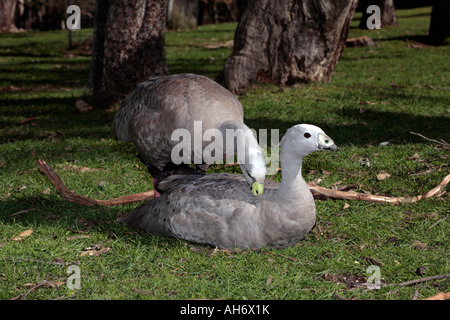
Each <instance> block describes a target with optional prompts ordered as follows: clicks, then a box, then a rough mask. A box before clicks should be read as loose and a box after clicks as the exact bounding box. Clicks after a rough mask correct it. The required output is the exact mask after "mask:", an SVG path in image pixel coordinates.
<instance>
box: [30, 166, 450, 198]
mask: <svg viewBox="0 0 450 320" xmlns="http://www.w3.org/2000/svg"><path fill="white" fill-rule="evenodd" d="M37 163H38V165H39V167H40V168H41V170H42V172H43V173H44V174H45V175H46V176H47V177H48V178H49V179H50V181H51V182H52V183H53V185H54V186H55V187H56V190H57V191H58V192H59V194H60V195H61V197H62V198H63V199H64V200H67V201H69V202H75V203H78V204H81V205H85V206H93V205H104V206H114V205H119V204H126V203H133V202H139V201H145V200H148V199H151V198H153V197H154V191H147V192H141V193H136V194H130V195H126V196H123V197H119V198H114V199H109V200H97V199H92V198H88V197H85V196H82V195H79V194H76V193H75V192H72V191H69V189H67V187H66V186H65V184H64V182H63V181H62V180H61V178H60V177H59V176H58V175H57V174H56V172H55V171H53V169H52V168H51V167H50V166H49V165H48V164H47V163H45V161H42V160H39V159H38V160H37ZM449 182H450V174H449V175H448V176H446V177H445V178H444V180H442V181H441V183H440V184H439V185H438V186H437V187H435V188H433V189H431V190H430V191H428V192H426V193H424V194H422V195H418V196H415V197H385V196H378V195H371V194H365V193H357V192H351V191H338V190H333V189H327V188H323V187H319V186H317V185H313V184H312V183H311V184H309V185H308V186H309V189H310V190H311V191H312V192H313V194H314V195H322V196H327V197H331V198H337V199H347V200H362V201H369V202H379V203H390V204H401V203H412V202H416V201H419V200H422V199H428V198H431V197H434V196H435V195H437V194H439V193H440V192H441V191H442V190H443V189H444V188H445V186H446V185H447V184H448V183H449Z"/></svg>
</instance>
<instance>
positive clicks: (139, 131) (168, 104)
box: [111, 74, 265, 185]
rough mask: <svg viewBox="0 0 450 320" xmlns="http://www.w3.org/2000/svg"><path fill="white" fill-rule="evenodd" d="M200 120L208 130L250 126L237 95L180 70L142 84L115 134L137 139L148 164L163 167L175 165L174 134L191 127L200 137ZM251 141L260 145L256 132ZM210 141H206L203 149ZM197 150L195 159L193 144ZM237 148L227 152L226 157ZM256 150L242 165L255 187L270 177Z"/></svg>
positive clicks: (114, 127) (125, 105) (114, 126)
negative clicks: (197, 131) (175, 73)
mask: <svg viewBox="0 0 450 320" xmlns="http://www.w3.org/2000/svg"><path fill="white" fill-rule="evenodd" d="M195 121H201V123H202V134H203V133H204V132H205V131H206V130H208V129H218V130H222V131H225V130H226V129H237V128H243V129H244V130H250V129H249V128H248V127H247V126H246V125H245V124H244V122H243V121H244V110H243V107H242V105H241V103H240V102H239V100H238V99H237V98H236V97H235V96H234V95H233V94H232V93H230V92H229V91H228V90H226V89H225V88H224V87H222V86H221V85H219V84H218V83H216V82H214V81H212V80H211V79H209V78H207V77H203V76H199V75H194V74H177V75H171V76H167V77H156V78H152V79H150V80H148V81H145V82H142V83H141V84H139V85H138V86H137V87H136V89H135V90H134V91H133V92H132V93H131V94H130V95H129V96H128V97H127V98H126V99H125V100H124V101H123V103H122V105H121V108H120V109H119V111H118V112H117V113H116V115H115V118H114V121H113V124H112V127H111V134H112V135H113V136H116V137H117V138H118V139H119V140H121V141H123V142H124V143H128V142H132V143H134V144H135V146H136V148H137V150H138V153H139V156H140V157H141V159H142V160H143V161H144V163H146V164H151V165H152V166H154V167H155V168H157V169H158V170H161V171H162V170H164V167H165V166H166V165H167V164H169V163H171V161H172V159H171V153H172V150H173V148H174V146H175V145H176V144H177V143H178V141H172V140H171V136H172V133H173V132H174V130H176V129H186V130H188V131H189V133H190V134H191V137H194V122H195ZM251 139H252V141H255V143H256V139H255V137H254V136H252V138H251ZM193 140H194V139H192V145H193V144H194V141H193ZM237 142H238V143H240V142H241V141H237ZM209 143H210V142H208V141H203V142H202V148H201V150H200V151H202V150H204V148H205V147H206V146H207V145H208V144H209ZM224 145H225V144H224ZM256 145H257V143H256ZM191 150H192V155H191V160H192V159H194V151H195V150H194V148H193V146H192V148H191ZM234 152H235V150H232V152H231V154H227V153H226V152H224V157H227V158H228V156H233V154H234ZM255 153H256V156H255V157H254V159H252V160H251V161H249V162H248V163H246V164H243V165H241V169H242V171H243V173H244V174H245V175H246V177H247V183H248V184H249V185H251V184H252V183H253V182H254V181H257V182H260V183H262V181H264V179H265V163H264V158H263V156H262V153H261V151H260V150H259V148H258V149H257V150H256V151H255ZM191 163H194V161H192V162H191ZM203 168H205V166H203ZM248 176H250V177H248Z"/></svg>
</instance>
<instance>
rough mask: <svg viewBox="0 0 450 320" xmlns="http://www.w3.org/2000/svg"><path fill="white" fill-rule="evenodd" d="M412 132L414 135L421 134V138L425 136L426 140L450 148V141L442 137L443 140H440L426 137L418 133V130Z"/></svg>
mask: <svg viewBox="0 0 450 320" xmlns="http://www.w3.org/2000/svg"><path fill="white" fill-rule="evenodd" d="M410 133H411V134H413V135H416V136H419V137H421V138H423V139H425V140H428V141H430V142H434V143H437V144H439V145H441V146H442V147H443V148H444V149H447V150H450V143H448V142H446V141H445V140H444V139H441V141H438V140H434V139H430V138H427V137H425V136H424V135H422V134H420V133H416V132H412V131H411V132H410Z"/></svg>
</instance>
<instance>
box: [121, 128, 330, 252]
mask: <svg viewBox="0 0 450 320" xmlns="http://www.w3.org/2000/svg"><path fill="white" fill-rule="evenodd" d="M336 149H337V147H336V145H335V144H334V142H333V140H331V139H330V138H329V137H328V136H327V135H326V134H325V133H324V132H323V131H322V129H320V128H319V127H316V126H313V125H308V124H300V125H296V126H294V127H292V128H290V129H289V130H288V131H287V132H286V134H285V135H284V137H283V139H282V140H281V154H280V161H281V168H282V180H281V183H277V182H274V181H271V180H267V181H266V184H265V192H264V194H263V195H261V196H258V197H254V196H253V195H252V193H251V192H250V191H249V190H248V188H247V187H246V183H245V180H244V179H243V178H242V176H240V175H233V174H226V173H217V174H207V175H188V176H171V177H168V178H167V179H165V180H163V181H162V182H161V183H160V188H161V190H162V191H161V192H162V193H161V196H160V197H159V198H156V199H152V200H150V201H148V202H145V203H143V204H142V205H140V206H139V207H137V208H136V209H134V210H133V211H132V212H131V213H130V214H129V215H128V216H126V217H123V218H120V219H119V220H118V221H119V222H120V223H122V224H123V225H125V226H128V227H133V228H140V229H144V230H146V232H148V233H151V234H153V235H165V236H171V237H176V238H181V239H185V240H189V241H193V242H197V243H206V244H210V245H212V246H215V247H219V248H234V247H237V248H250V249H257V248H262V247H273V248H284V247H288V246H292V245H294V244H296V243H297V242H298V241H300V240H301V239H302V238H303V237H305V236H306V235H307V234H308V232H309V231H310V230H311V228H312V227H313V226H314V224H315V221H316V207H315V204H314V199H313V197H312V194H311V192H310V190H309V188H308V185H307V184H306V182H305V180H303V177H302V160H303V157H305V156H306V155H308V154H310V153H311V152H314V151H317V150H334V151H335V150H336Z"/></svg>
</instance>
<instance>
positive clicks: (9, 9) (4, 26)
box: [0, 0, 17, 33]
mask: <svg viewBox="0 0 450 320" xmlns="http://www.w3.org/2000/svg"><path fill="white" fill-rule="evenodd" d="M16 6H17V0H0V33H3V32H15V31H17V27H16V24H15V18H16Z"/></svg>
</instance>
